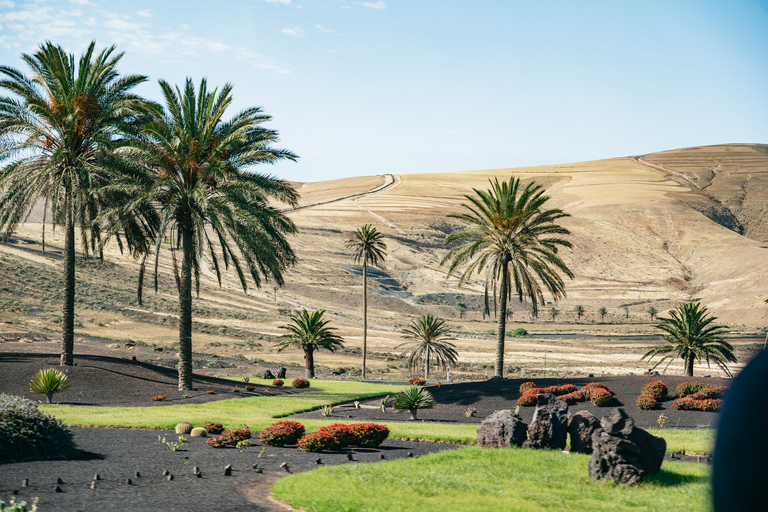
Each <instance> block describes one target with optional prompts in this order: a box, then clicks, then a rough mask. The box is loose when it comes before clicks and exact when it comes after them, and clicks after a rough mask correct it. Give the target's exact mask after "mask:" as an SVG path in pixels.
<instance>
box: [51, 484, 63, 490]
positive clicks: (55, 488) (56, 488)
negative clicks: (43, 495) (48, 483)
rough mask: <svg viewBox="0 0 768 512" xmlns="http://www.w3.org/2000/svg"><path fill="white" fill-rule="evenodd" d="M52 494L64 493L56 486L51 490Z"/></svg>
mask: <svg viewBox="0 0 768 512" xmlns="http://www.w3.org/2000/svg"><path fill="white" fill-rule="evenodd" d="M53 492H64V491H62V490H61V487H59V486H58V485H57V486H55V487H54V488H53Z"/></svg>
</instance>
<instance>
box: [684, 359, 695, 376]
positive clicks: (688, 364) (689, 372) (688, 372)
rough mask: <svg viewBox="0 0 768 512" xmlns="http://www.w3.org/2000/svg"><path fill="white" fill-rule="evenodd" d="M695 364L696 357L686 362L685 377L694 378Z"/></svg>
mask: <svg viewBox="0 0 768 512" xmlns="http://www.w3.org/2000/svg"><path fill="white" fill-rule="evenodd" d="M693 362H694V357H693V356H691V357H689V358H688V359H687V360H686V361H685V375H686V376H688V377H693Z"/></svg>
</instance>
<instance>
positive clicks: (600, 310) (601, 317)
mask: <svg viewBox="0 0 768 512" xmlns="http://www.w3.org/2000/svg"><path fill="white" fill-rule="evenodd" d="M597 314H599V315H600V321H601V322H602V321H603V320H605V315H607V314H608V310H607V309H605V308H603V307H601V308H600V309H598V310H597Z"/></svg>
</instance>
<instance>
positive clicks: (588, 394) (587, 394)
mask: <svg viewBox="0 0 768 512" xmlns="http://www.w3.org/2000/svg"><path fill="white" fill-rule="evenodd" d="M598 388H599V389H604V390H606V391H608V386H606V385H605V384H602V383H600V382H590V383H589V384H587V385H586V386H584V387H583V388H581V391H582V393H584V398H585V399H587V400H590V399H591V398H592V390H593V389H598Z"/></svg>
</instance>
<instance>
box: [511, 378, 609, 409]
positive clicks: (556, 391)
mask: <svg viewBox="0 0 768 512" xmlns="http://www.w3.org/2000/svg"><path fill="white" fill-rule="evenodd" d="M519 389H520V393H522V396H521V397H520V398H518V399H517V405H519V406H523V407H525V406H529V405H535V404H536V395H538V394H540V393H549V394H552V395H555V396H557V397H560V399H561V400H563V401H564V402H565V403H567V404H568V405H573V404H575V403H576V402H583V401H585V400H589V401H591V402H592V403H593V404H595V405H596V406H598V407H606V406H608V405H611V403H613V394H612V393H611V391H610V390H609V389H608V386H606V385H605V384H601V383H599V382H590V383H589V384H587V385H586V386H584V387H583V388H581V389H578V388H577V387H576V385H575V384H563V385H561V386H549V387H545V388H537V387H536V384H535V383H533V382H524V383H522V384H520V388H519Z"/></svg>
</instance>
